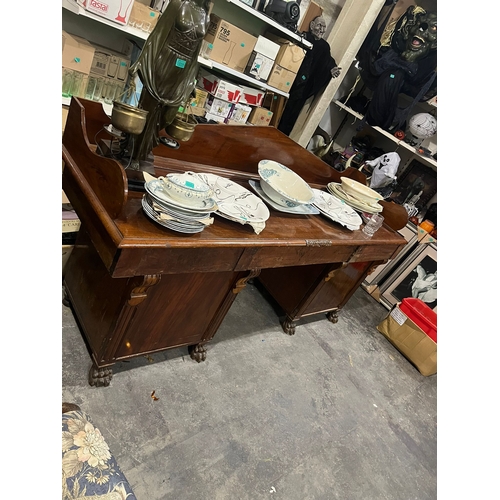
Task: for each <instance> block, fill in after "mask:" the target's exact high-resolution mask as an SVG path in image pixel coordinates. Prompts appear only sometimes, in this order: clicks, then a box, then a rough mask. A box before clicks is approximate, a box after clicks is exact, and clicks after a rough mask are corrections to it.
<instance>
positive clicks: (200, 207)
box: [144, 179, 217, 214]
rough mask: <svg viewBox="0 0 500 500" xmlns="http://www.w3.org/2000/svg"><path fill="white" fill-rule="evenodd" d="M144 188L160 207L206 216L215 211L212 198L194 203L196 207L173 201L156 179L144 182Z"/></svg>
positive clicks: (215, 204)
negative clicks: (164, 206)
mask: <svg viewBox="0 0 500 500" xmlns="http://www.w3.org/2000/svg"><path fill="white" fill-rule="evenodd" d="M144 187H145V189H146V191H147V193H148V194H149V195H150V196H151V197H152V198H153V199H154V200H155V201H157V202H158V203H159V204H160V205H165V204H166V205H167V206H169V207H171V208H173V209H174V210H176V209H181V210H185V211H187V212H191V213H193V212H194V213H203V214H207V213H210V212H214V211H215V210H217V203H216V202H215V200H213V199H212V198H209V199H208V200H201V201H199V202H198V203H196V205H193V204H187V203H183V202H180V201H178V200H174V199H173V198H172V197H170V196H169V195H168V193H167V192H166V191H165V189H164V188H163V183H162V182H161V181H160V180H157V179H155V180H151V181H148V182H145V183H144Z"/></svg>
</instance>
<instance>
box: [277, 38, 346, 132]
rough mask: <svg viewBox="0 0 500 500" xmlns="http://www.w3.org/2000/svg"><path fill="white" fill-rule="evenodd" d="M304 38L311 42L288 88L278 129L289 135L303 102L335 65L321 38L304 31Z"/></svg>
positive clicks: (328, 79)
mask: <svg viewBox="0 0 500 500" xmlns="http://www.w3.org/2000/svg"><path fill="white" fill-rule="evenodd" d="M304 38H305V39H306V40H307V41H309V42H311V43H312V44H313V47H312V49H310V50H308V51H307V53H306V56H305V57H304V60H303V61H302V64H301V65H300V68H299V71H298V73H297V76H296V77H295V80H294V82H293V84H292V88H291V89H290V97H289V98H288V101H287V103H286V106H285V110H284V111H283V115H282V116H281V120H280V122H279V125H278V130H281V132H283V133H284V134H286V135H289V134H290V132H291V131H292V129H293V126H294V125H295V122H296V121H297V118H298V117H299V114H300V111H301V110H302V108H303V106H304V104H305V102H306V101H307V99H309V97H311V96H313V95H316V94H317V93H318V92H319V91H320V90H321V89H322V88H323V87H324V86H326V84H327V83H328V82H329V81H330V78H332V73H331V70H332V69H333V68H335V67H336V66H337V63H336V62H335V59H334V58H333V57H332V56H331V54H330V45H328V42H326V41H325V40H323V39H322V38H320V39H318V40H316V39H315V38H314V36H313V34H312V33H310V32H309V31H306V33H305V36H304Z"/></svg>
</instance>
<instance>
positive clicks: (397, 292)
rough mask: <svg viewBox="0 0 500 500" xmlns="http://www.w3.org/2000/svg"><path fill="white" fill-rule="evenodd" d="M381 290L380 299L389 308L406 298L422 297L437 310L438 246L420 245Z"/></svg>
mask: <svg viewBox="0 0 500 500" xmlns="http://www.w3.org/2000/svg"><path fill="white" fill-rule="evenodd" d="M393 275H394V277H395V278H394V279H392V280H388V281H387V282H386V283H385V284H384V286H383V287H382V289H381V290H380V292H381V293H380V300H381V302H382V303H383V304H384V305H385V306H386V307H387V308H389V309H391V308H392V307H393V306H394V305H395V304H398V303H400V302H402V300H403V299H404V298H407V297H414V298H419V299H421V300H422V301H423V302H424V303H426V304H427V305H428V306H429V307H430V308H431V309H433V310H434V311H435V312H437V246H436V245H435V244H429V243H427V244H423V245H418V246H417V248H416V249H415V250H414V251H413V252H412V253H411V254H410V255H409V256H408V257H407V258H406V259H405V260H404V262H402V263H401V265H400V266H398V267H397V268H396V270H395V271H394V272H393Z"/></svg>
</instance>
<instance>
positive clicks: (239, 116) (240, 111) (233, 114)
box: [226, 103, 252, 125]
mask: <svg viewBox="0 0 500 500" xmlns="http://www.w3.org/2000/svg"><path fill="white" fill-rule="evenodd" d="M251 112H252V108H251V107H250V106H247V105H246V104H241V103H238V104H233V106H232V107H231V111H230V112H229V115H228V117H227V118H226V123H229V124H231V125H236V124H237V125H243V124H244V123H246V122H247V120H248V117H249V116H250V113H251Z"/></svg>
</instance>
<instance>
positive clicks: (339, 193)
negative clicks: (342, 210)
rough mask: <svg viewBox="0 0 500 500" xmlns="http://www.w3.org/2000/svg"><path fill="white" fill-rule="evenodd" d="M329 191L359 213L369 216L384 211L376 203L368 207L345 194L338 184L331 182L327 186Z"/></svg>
mask: <svg viewBox="0 0 500 500" xmlns="http://www.w3.org/2000/svg"><path fill="white" fill-rule="evenodd" d="M327 189H328V191H329V192H330V193H331V194H333V195H334V196H336V197H337V198H339V199H341V200H343V201H345V202H346V203H347V204H348V205H349V206H351V207H352V208H354V209H355V210H357V211H358V212H366V213H368V214H378V213H380V212H382V210H383V209H384V208H383V207H382V205H380V204H379V203H374V204H373V205H372V204H370V205H368V204H367V203H364V202H362V201H361V200H356V199H355V198H353V197H352V196H350V195H348V194H347V193H345V192H344V190H343V189H342V187H341V185H340V184H338V183H336V182H330V183H329V184H328V186H327Z"/></svg>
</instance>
